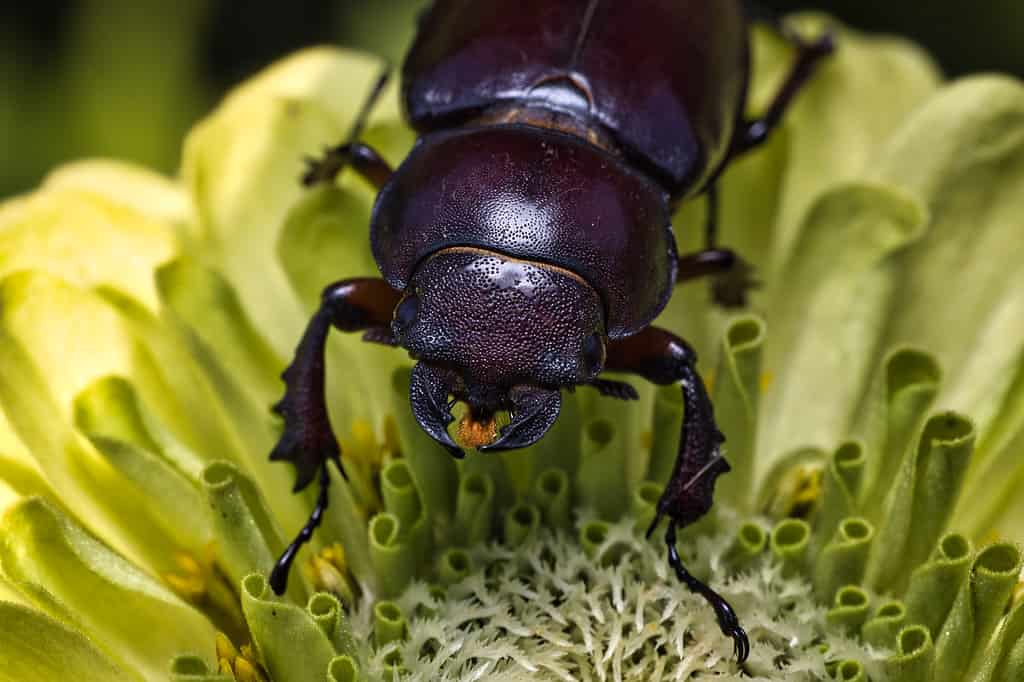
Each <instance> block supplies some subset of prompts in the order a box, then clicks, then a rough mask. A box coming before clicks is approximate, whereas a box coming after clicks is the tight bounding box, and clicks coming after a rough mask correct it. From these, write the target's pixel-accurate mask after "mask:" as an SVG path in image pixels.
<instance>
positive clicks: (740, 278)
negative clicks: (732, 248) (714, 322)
mask: <svg viewBox="0 0 1024 682" xmlns="http://www.w3.org/2000/svg"><path fill="white" fill-rule="evenodd" d="M760 287H761V281H760V280H759V279H757V277H755V275H754V266H752V265H751V264H750V263H748V262H747V261H745V260H743V259H742V258H740V257H739V256H736V260H735V262H734V263H733V265H732V267H731V268H729V269H728V270H727V271H725V272H723V273H721V274H718V275H715V276H714V277H713V278H712V280H711V300H712V301H714V302H715V303H717V304H718V305H720V306H722V307H723V308H742V307H744V306H746V305H747V302H748V301H749V299H750V292H751V291H753V290H754V289H759V288H760Z"/></svg>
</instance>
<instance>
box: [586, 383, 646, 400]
mask: <svg viewBox="0 0 1024 682" xmlns="http://www.w3.org/2000/svg"><path fill="white" fill-rule="evenodd" d="M587 385H588V386H592V387H593V388H596V389H597V392H598V393H600V394H601V395H603V396H605V397H606V398H615V399H616V400H639V399H640V394H639V393H637V392H636V389H635V388H633V386H632V384H628V383H626V382H625V381H613V380H611V379H593V380H591V381H590V383H589V384H587Z"/></svg>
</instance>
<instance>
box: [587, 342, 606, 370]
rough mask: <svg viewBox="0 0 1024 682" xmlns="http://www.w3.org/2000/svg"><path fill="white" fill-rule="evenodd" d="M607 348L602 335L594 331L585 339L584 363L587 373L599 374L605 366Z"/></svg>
mask: <svg viewBox="0 0 1024 682" xmlns="http://www.w3.org/2000/svg"><path fill="white" fill-rule="evenodd" d="M604 358H605V350H604V341H602V340H601V335H600V334H598V333H597V332H594V333H593V334H591V335H590V336H588V337H587V338H585V339H584V340H583V363H584V364H585V365H586V369H587V373H588V374H590V375H594V374H597V373H598V372H599V371H601V368H602V367H603V366H604Z"/></svg>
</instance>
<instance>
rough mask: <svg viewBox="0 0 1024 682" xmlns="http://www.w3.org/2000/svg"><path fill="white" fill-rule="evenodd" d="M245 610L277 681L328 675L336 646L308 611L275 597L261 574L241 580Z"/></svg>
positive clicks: (305, 680) (301, 681)
mask: <svg viewBox="0 0 1024 682" xmlns="http://www.w3.org/2000/svg"><path fill="white" fill-rule="evenodd" d="M242 610H243V611H244V612H245V620H246V621H247V622H248V623H249V629H250V631H251V632H252V638H253V641H254V642H255V643H256V647H257V648H258V649H259V652H260V657H261V658H262V659H263V664H264V665H265V666H266V667H267V671H268V672H269V673H270V675H271V677H272V678H273V679H274V680H275V682H310V681H312V680H323V679H325V678H326V676H327V665H328V664H329V663H330V661H331V659H332V658H334V655H335V650H334V646H333V644H332V643H331V640H330V638H329V637H328V636H327V635H325V634H324V632H323V630H321V629H320V627H319V626H317V624H316V621H315V620H314V619H313V616H312V615H311V614H310V613H309V611H307V610H306V609H304V608H301V607H299V606H296V605H295V604H293V603H291V602H289V601H281V600H280V599H278V598H276V597H274V595H273V593H272V592H271V591H270V587H269V586H268V585H267V581H266V579H265V578H264V577H263V576H262V575H259V574H252V575H249V576H248V577H246V578H245V580H244V581H242Z"/></svg>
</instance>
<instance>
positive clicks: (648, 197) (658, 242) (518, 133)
mask: <svg viewBox="0 0 1024 682" xmlns="http://www.w3.org/2000/svg"><path fill="white" fill-rule="evenodd" d="M669 220H670V216H669V214H668V202H667V197H666V195H665V192H664V190H662V189H661V188H660V187H658V186H657V185H656V184H655V183H654V182H653V181H651V180H650V179H648V178H647V177H646V176H644V175H643V174H641V173H638V172H636V171H633V170H631V169H630V168H628V167H627V166H625V165H624V164H623V163H622V162H621V161H620V160H619V159H616V158H615V157H613V156H611V155H609V154H607V153H605V152H603V151H601V150H600V149H598V148H596V147H594V146H592V145H589V144H587V143H586V142H584V141H583V140H580V139H579V138H576V137H574V136H571V135H568V134H564V133H558V132H554V131H549V130H543V129H538V128H532V127H528V126H519V125H510V126H490V127H483V128H468V129H456V130H452V131H443V132H437V133H432V134H429V135H427V136H425V137H423V138H422V139H421V140H420V141H419V143H418V144H417V145H416V147H414V149H413V151H412V152H411V153H410V155H409V156H408V158H407V159H406V160H405V162H404V163H403V164H402V165H401V167H400V168H399V169H398V170H397V171H396V172H395V174H394V175H393V176H392V178H391V180H390V181H389V182H388V184H387V185H386V186H385V187H384V189H383V190H382V191H381V192H380V194H379V195H378V197H377V203H376V205H375V207H374V212H373V218H372V221H373V227H372V231H371V233H372V238H371V242H372V246H373V255H374V258H376V260H377V264H378V266H379V267H380V271H381V273H382V274H383V276H384V278H385V279H386V280H387V282H388V283H389V284H390V285H391V286H393V287H395V288H396V289H404V288H405V287H406V286H407V285H408V283H409V280H410V277H411V275H412V273H413V270H414V269H415V268H416V266H417V264H418V263H419V262H420V261H421V260H422V259H423V258H424V257H426V256H428V255H430V254H431V253H434V252H436V251H438V250H440V249H442V248H445V247H452V246H471V247H478V248H482V249H488V250H493V251H496V252H498V253H502V254H506V255H509V256H513V257H516V258H520V259H523V260H533V261H540V262H545V263H550V264H553V265H558V266H561V267H563V268H566V269H568V270H571V271H573V272H575V273H577V274H578V275H580V276H581V277H583V278H584V279H585V280H586V281H587V282H588V283H589V284H590V285H591V286H592V287H594V289H595V290H596V291H597V292H598V294H599V295H600V296H601V297H602V300H603V301H604V304H605V306H606V309H607V317H606V325H607V333H608V335H609V336H611V337H612V338H618V337H621V336H625V335H628V334H631V333H635V332H637V331H639V330H640V329H642V328H643V327H645V326H646V325H647V324H649V323H650V322H651V321H652V320H653V319H654V317H655V316H656V315H657V314H658V313H659V312H660V311H661V309H662V308H663V307H664V306H665V304H666V303H667V301H668V298H669V296H670V295H671V293H672V287H673V284H674V281H675V263H676V251H675V240H674V238H673V236H672V231H671V226H670V223H669Z"/></svg>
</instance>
